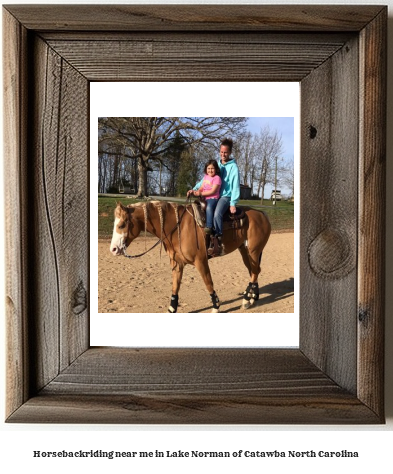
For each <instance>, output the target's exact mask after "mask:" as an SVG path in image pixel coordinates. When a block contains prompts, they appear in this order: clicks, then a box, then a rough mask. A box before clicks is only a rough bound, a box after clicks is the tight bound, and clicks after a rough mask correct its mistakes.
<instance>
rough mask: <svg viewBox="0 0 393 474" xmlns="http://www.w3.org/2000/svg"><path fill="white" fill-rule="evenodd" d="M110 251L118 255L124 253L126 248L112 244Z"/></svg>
mask: <svg viewBox="0 0 393 474" xmlns="http://www.w3.org/2000/svg"><path fill="white" fill-rule="evenodd" d="M110 252H111V254H112V255H114V256H118V255H123V253H124V250H123V249H122V248H120V247H118V246H117V245H111V246H110Z"/></svg>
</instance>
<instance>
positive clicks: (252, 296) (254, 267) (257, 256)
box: [239, 249, 262, 309]
mask: <svg viewBox="0 0 393 474" xmlns="http://www.w3.org/2000/svg"><path fill="white" fill-rule="evenodd" d="M239 250H240V249H239ZM246 251H247V249H246ZM241 253H242V252H241ZM247 255H248V261H249V266H248V265H247V264H246V266H247V268H248V269H249V272H250V282H249V284H248V286H247V288H246V291H245V292H244V297H243V304H242V309H248V308H250V307H251V306H252V305H253V304H254V303H255V301H258V299H259V286H258V276H259V274H260V273H261V259H262V251H261V250H254V251H250V250H249V249H248V251H247ZM242 257H243V261H244V262H245V256H243V253H242Z"/></svg>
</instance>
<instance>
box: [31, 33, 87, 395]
mask: <svg viewBox="0 0 393 474" xmlns="http://www.w3.org/2000/svg"><path fill="white" fill-rule="evenodd" d="M34 56H35V58H36V61H35V64H34V75H35V84H36V87H35V88H34V96H33V97H32V99H31V100H32V103H33V107H32V110H33V111H32V114H33V123H34V124H35V125H36V128H35V130H34V133H33V137H34V138H33V144H32V145H33V146H32V150H35V153H34V154H33V156H32V159H31V164H30V167H31V168H30V169H31V176H30V182H31V183H32V185H33V186H34V210H33V223H32V225H33V226H34V244H33V245H34V248H35V252H34V276H33V275H32V277H33V279H34V283H33V285H34V294H35V295H36V298H35V300H34V304H35V307H34V311H35V313H36V315H37V317H36V319H35V332H36V338H37V364H36V374H35V379H36V383H37V387H39V388H41V387H42V386H44V385H46V384H47V383H48V382H49V381H50V380H52V379H53V378H54V377H55V376H56V374H57V373H58V372H59V370H62V369H63V368H65V367H67V366H68V365H69V364H70V363H71V362H72V361H73V360H74V359H75V358H76V357H77V356H78V355H79V354H80V353H81V351H83V350H85V349H87V347H88V311H87V309H88V308H87V289H88V287H89V283H88V273H89V270H88V233H89V217H88V162H87V161H86V159H87V157H88V136H87V135H86V130H87V129H88V87H87V83H86V80H85V79H84V78H83V77H82V76H81V75H80V74H79V73H78V72H77V71H76V70H75V69H73V68H72V67H70V66H69V65H68V64H67V63H66V62H65V61H63V59H62V58H61V56H59V55H58V54H57V53H56V52H54V51H53V50H52V49H50V48H49V47H48V45H47V44H46V43H44V42H43V41H42V40H41V39H39V38H38V37H36V39H35V42H34ZM75 103H77V104H78V107H77V108H75V107H74V104H75ZM81 157H83V159H82V160H81Z"/></svg>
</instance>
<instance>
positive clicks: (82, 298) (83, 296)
mask: <svg viewBox="0 0 393 474" xmlns="http://www.w3.org/2000/svg"><path fill="white" fill-rule="evenodd" d="M73 296H74V298H73V299H74V301H73V305H72V311H73V313H74V314H76V315H78V314H81V313H83V311H84V310H85V309H86V308H87V292H86V289H85V287H84V286H83V283H82V282H79V284H78V286H77V288H76V289H75V291H74V295H73Z"/></svg>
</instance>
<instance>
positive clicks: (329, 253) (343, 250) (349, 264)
mask: <svg viewBox="0 0 393 474" xmlns="http://www.w3.org/2000/svg"><path fill="white" fill-rule="evenodd" d="M308 260H309V264H310V268H311V269H312V271H313V272H314V273H315V274H316V275H317V276H319V277H322V278H328V279H339V278H342V277H344V276H346V275H348V274H349V273H350V272H351V271H352V270H353V269H354V267H355V258H354V252H353V251H352V248H351V242H350V239H349V238H348V236H347V234H346V233H345V232H344V231H341V230H336V229H331V228H327V229H325V230H323V231H322V232H321V233H320V234H318V235H317V236H316V237H315V239H314V240H313V241H312V242H311V243H310V245H309V247H308Z"/></svg>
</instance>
